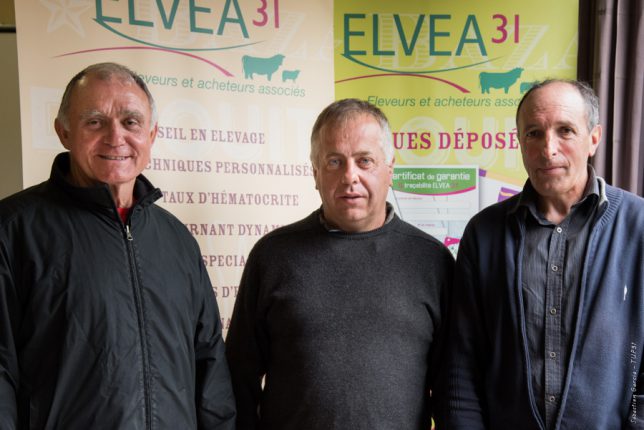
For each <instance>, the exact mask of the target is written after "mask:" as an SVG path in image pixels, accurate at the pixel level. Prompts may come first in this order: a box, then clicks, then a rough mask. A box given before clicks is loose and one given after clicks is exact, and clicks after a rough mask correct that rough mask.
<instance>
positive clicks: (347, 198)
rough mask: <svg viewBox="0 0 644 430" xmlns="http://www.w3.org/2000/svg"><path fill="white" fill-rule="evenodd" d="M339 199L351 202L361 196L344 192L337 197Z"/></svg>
mask: <svg viewBox="0 0 644 430" xmlns="http://www.w3.org/2000/svg"><path fill="white" fill-rule="evenodd" d="M338 198H339V199H340V200H342V201H345V202H348V203H353V202H357V201H358V200H360V199H361V198H362V196H361V195H360V194H344V195H341V196H339V197H338Z"/></svg>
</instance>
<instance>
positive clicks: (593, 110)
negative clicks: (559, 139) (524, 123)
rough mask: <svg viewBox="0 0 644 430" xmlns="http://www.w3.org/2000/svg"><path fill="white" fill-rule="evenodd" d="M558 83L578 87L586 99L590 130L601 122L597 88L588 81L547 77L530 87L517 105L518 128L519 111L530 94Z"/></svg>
mask: <svg viewBox="0 0 644 430" xmlns="http://www.w3.org/2000/svg"><path fill="white" fill-rule="evenodd" d="M557 83H561V84H568V85H570V86H572V87H574V88H576V89H577V91H578V92H579V95H581V98H582V99H583V100H584V106H585V107H586V119H587V121H588V131H592V130H593V128H595V126H596V125H597V124H599V97H597V94H595V90H593V88H592V87H591V86H590V85H588V84H587V83H586V82H582V81H577V80H574V79H546V80H545V81H541V82H538V83H536V84H535V85H533V86H532V88H530V89H529V90H528V92H526V93H525V94H524V95H523V98H522V99H521V101H520V102H519V106H518V107H517V113H516V118H515V120H516V124H517V128H518V127H519V112H521V106H523V102H524V101H525V100H526V99H527V98H528V97H529V96H530V94H532V93H533V92H535V91H536V90H538V89H540V88H543V87H545V86H547V85H550V84H557Z"/></svg>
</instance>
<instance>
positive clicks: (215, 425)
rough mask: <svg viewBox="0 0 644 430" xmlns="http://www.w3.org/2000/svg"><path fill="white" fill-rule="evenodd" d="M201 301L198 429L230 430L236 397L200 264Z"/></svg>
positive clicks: (215, 311) (216, 311) (197, 352)
mask: <svg viewBox="0 0 644 430" xmlns="http://www.w3.org/2000/svg"><path fill="white" fill-rule="evenodd" d="M199 271H200V273H199V279H200V282H201V286H200V287H201V291H202V295H201V297H202V299H201V303H200V308H199V311H198V319H197V326H196V331H195V360H196V363H195V364H196V366H195V367H196V392H195V399H196V403H197V422H198V428H199V429H200V430H201V429H204V430H206V429H208V430H214V429H217V430H233V429H234V428H235V398H234V396H233V391H232V386H231V384H230V373H229V371H228V364H227V363H226V356H225V355H226V354H225V348H224V340H223V337H222V333H221V319H220V317H219V309H218V307H217V301H216V299H215V295H214V292H213V289H212V285H211V284H210V280H209V278H208V273H207V272H206V268H205V266H204V265H203V263H202V262H201V261H200V262H199Z"/></svg>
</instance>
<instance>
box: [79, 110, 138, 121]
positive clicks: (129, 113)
mask: <svg viewBox="0 0 644 430" xmlns="http://www.w3.org/2000/svg"><path fill="white" fill-rule="evenodd" d="M107 116H108V115H105V114H104V113H103V112H102V111H100V110H97V109H92V110H88V111H85V112H82V113H81V114H80V117H81V119H88V118H95V117H99V118H104V117H107ZM119 116H120V117H125V118H132V117H133V118H136V119H139V120H140V119H144V118H145V114H144V113H143V112H141V111H138V110H129V109H125V110H122V111H120V112H119Z"/></svg>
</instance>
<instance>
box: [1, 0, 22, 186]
mask: <svg viewBox="0 0 644 430" xmlns="http://www.w3.org/2000/svg"><path fill="white" fill-rule="evenodd" d="M0 26H1V27H4V28H3V30H5V29H6V28H7V27H14V28H15V19H14V12H13V0H11V1H9V2H4V1H3V2H2V5H0ZM0 70H2V73H1V74H0V76H1V78H0V94H2V97H0V130H2V139H0V198H2V197H5V196H7V195H9V194H12V193H15V192H16V191H19V190H20V189H22V150H21V146H20V102H19V97H18V54H17V51H16V33H15V32H14V31H2V32H0Z"/></svg>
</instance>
